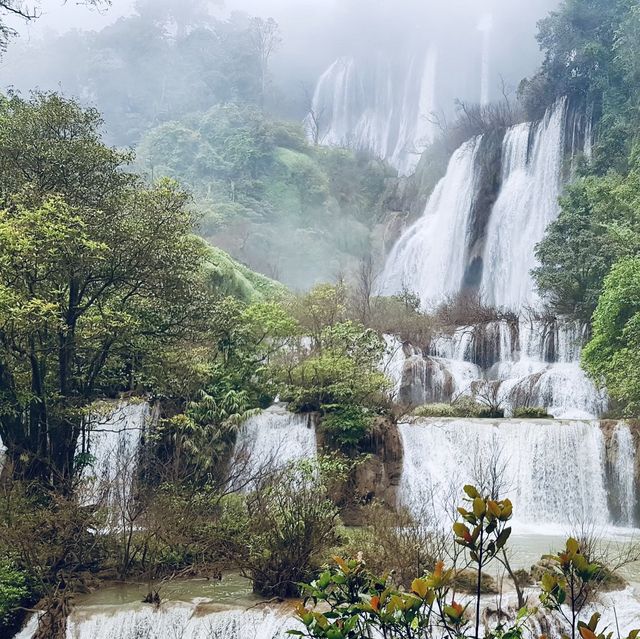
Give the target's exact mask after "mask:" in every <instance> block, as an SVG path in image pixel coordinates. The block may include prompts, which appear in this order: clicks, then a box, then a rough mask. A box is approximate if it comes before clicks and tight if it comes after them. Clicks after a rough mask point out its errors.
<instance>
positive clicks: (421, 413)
mask: <svg viewBox="0 0 640 639" xmlns="http://www.w3.org/2000/svg"><path fill="white" fill-rule="evenodd" d="M413 414H414V415H415V416H416V417H460V415H459V414H458V411H457V410H456V407H455V406H454V405H453V404H424V406H418V407H417V408H416V409H415V410H414V411H413Z"/></svg>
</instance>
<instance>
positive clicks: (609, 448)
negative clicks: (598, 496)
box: [600, 419, 640, 526]
mask: <svg viewBox="0 0 640 639" xmlns="http://www.w3.org/2000/svg"><path fill="white" fill-rule="evenodd" d="M621 424H624V425H626V426H627V427H628V429H629V431H630V433H631V438H632V440H631V442H630V443H631V446H632V449H633V450H632V451H631V452H632V454H633V458H634V459H635V464H633V465H632V467H628V466H627V465H626V464H624V463H623V460H622V459H621V457H622V456H625V455H626V456H627V457H628V456H629V452H630V451H628V450H624V445H625V442H624V440H623V438H621V435H620V426H621ZM600 428H601V430H602V433H603V435H604V442H605V472H606V477H607V484H608V486H609V491H608V502H609V504H608V505H609V512H610V513H611V516H612V518H613V520H614V521H619V522H620V523H622V524H623V525H628V524H634V525H635V526H638V525H640V420H637V419H633V420H625V421H624V422H621V421H619V420H612V419H604V420H601V421H600ZM624 472H627V473H632V474H633V488H634V489H635V490H634V493H635V494H634V497H635V500H634V501H635V503H633V504H631V513H629V512H628V510H629V505H627V506H626V507H625V505H624V503H623V501H624V500H628V499H629V495H622V494H621V490H620V488H619V486H620V484H621V483H622V484H624V483H626V482H624V479H625V478H624V477H621V476H620V475H621V473H624ZM621 480H622V481H621ZM625 518H626V519H631V520H632V521H630V522H629V521H624V520H625Z"/></svg>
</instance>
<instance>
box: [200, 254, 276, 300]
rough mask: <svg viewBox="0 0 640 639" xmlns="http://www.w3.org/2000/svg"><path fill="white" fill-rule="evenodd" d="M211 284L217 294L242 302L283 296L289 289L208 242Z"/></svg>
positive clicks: (206, 258) (205, 265) (207, 257)
mask: <svg viewBox="0 0 640 639" xmlns="http://www.w3.org/2000/svg"><path fill="white" fill-rule="evenodd" d="M204 268H205V272H206V276H207V280H208V283H209V284H210V285H211V286H212V287H213V289H214V290H215V291H216V293H217V294H219V295H221V296H225V297H229V296H230V297H236V298H238V299H239V300H241V301H243V302H248V303H250V302H262V301H265V300H269V299H282V298H284V297H286V295H287V289H286V288H285V287H284V286H283V285H282V284H279V283H278V282H275V281H274V280H271V279H269V278H268V277H265V276H264V275H260V274H259V273H255V272H254V271H252V270H251V269H249V268H248V267H246V266H245V265H244V264H240V262H237V261H236V260H234V259H233V258H232V257H231V256H230V255H228V254H227V253H225V252H224V251H222V250H221V249H219V248H216V247H215V246H211V245H208V244H207V245H206V256H205V264H204Z"/></svg>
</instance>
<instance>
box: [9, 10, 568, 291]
mask: <svg viewBox="0 0 640 639" xmlns="http://www.w3.org/2000/svg"><path fill="white" fill-rule="evenodd" d="M34 1H35V0H34ZM559 1H560V0H537V1H535V2H532V1H531V0H226V2H224V3H223V2H214V1H212V0H113V2H112V4H111V6H110V7H109V8H108V9H103V10H96V9H90V8H88V7H86V6H82V5H81V4H80V5H78V4H75V3H74V2H72V0H69V2H67V3H66V4H65V3H64V2H63V1H62V0H42V2H41V3H40V7H41V12H42V13H41V16H40V17H39V19H38V20H35V21H33V22H31V23H29V24H24V23H21V22H19V21H16V20H14V21H13V22H12V23H11V24H12V26H13V27H14V28H15V29H16V30H17V31H18V33H19V35H18V37H16V38H14V39H13V40H11V41H10V43H9V46H8V50H7V52H6V53H5V54H4V55H3V56H2V58H0V91H4V90H7V89H8V88H11V89H15V90H18V91H20V92H23V93H27V92H29V91H30V90H33V89H41V90H55V91H62V92H63V93H64V94H66V95H69V96H72V97H75V98H77V99H79V100H80V101H81V102H82V103H83V104H86V105H91V106H94V107H96V108H97V109H98V110H99V111H100V112H102V113H103V115H104V124H105V126H104V129H103V133H104V136H105V140H106V141H107V142H108V143H109V144H114V145H117V146H128V147H132V148H134V149H135V150H136V151H137V154H138V161H139V164H138V165H137V166H136V167H135V168H136V170H140V171H141V172H143V173H144V174H145V175H146V174H148V175H149V176H150V177H153V176H158V175H169V176H171V177H176V178H177V179H179V180H180V181H181V182H182V183H184V184H185V186H187V188H189V189H190V190H191V191H192V192H193V193H194V194H195V197H196V200H197V201H198V207H199V210H200V211H201V212H202V213H203V220H204V222H203V229H204V230H203V234H204V235H205V237H207V239H210V240H211V241H212V242H213V243H214V244H216V245H217V246H220V247H222V248H223V249H225V250H227V251H228V252H229V253H231V254H232V255H233V256H234V257H236V258H237V259H239V260H241V261H243V262H244V263H246V264H248V265H249V266H250V267H251V268H254V269H256V270H258V271H260V272H263V273H265V274H267V275H270V276H272V277H276V278H279V279H282V281H284V282H285V283H287V284H288V285H290V286H293V287H294V288H305V287H307V286H309V285H310V284H312V283H313V282H315V281H319V280H321V279H325V280H326V279H331V278H332V277H334V276H335V273H338V272H340V273H342V272H345V271H348V270H349V269H350V268H353V264H354V261H355V260H358V259H360V258H361V256H362V255H364V254H365V253H366V252H367V251H369V250H371V246H372V245H373V244H374V243H375V241H376V240H375V228H374V227H375V225H376V223H377V222H376V219H375V215H376V214H375V210H376V206H378V203H377V202H374V201H371V202H369V203H367V204H362V203H361V201H360V200H358V199H357V198H356V200H354V201H355V202H356V203H355V204H353V205H352V203H351V200H350V197H351V195H353V194H352V193H351V191H350V189H351V188H352V187H353V182H355V181H357V180H358V179H360V177H362V176H360V177H359V176H358V175H355V174H354V175H351V176H348V177H346V178H345V185H343V186H344V188H345V189H346V194H345V193H342V195H340V193H339V192H338V191H336V193H335V194H334V193H333V192H332V193H331V196H326V199H323V200H322V201H320V203H319V204H318V203H316V204H313V205H310V206H309V207H308V208H306V207H307V204H306V203H303V200H305V198H306V196H307V194H306V191H307V189H308V187H309V182H310V180H311V181H312V180H313V178H314V176H318V175H320V176H321V179H319V180H317V181H316V185H317V187H318V189H319V190H320V191H321V192H322V189H323V188H325V186H324V185H333V184H334V183H337V186H336V189H338V188H339V187H340V184H341V182H340V180H335V179H333V178H332V179H331V180H330V179H329V178H328V175H329V174H328V173H326V174H325V173H322V172H323V171H325V170H326V171H328V170H329V169H327V168H326V167H325V168H323V166H324V165H322V162H320V160H318V156H321V155H322V154H315V152H314V151H313V148H314V147H313V144H309V146H308V149H311V150H308V151H307V155H305V156H304V157H302V158H301V157H300V153H299V151H300V147H301V146H304V144H306V143H305V141H304V138H303V136H304V132H303V130H302V129H301V128H300V127H295V126H294V127H293V129H288V130H289V131H291V130H295V131H297V133H295V134H294V137H293V138H292V137H291V136H290V135H289V134H287V135H285V136H284V138H283V137H280V138H279V139H278V143H277V145H278V146H279V147H282V146H286V145H287V144H289V147H287V148H286V149H285V151H284V155H283V152H282V149H281V150H280V151H278V150H275V151H273V150H272V151H271V152H270V154H267V155H266V156H265V157H267V159H266V160H264V164H263V165H261V166H260V169H259V170H258V169H256V170H255V171H253V172H246V171H245V172H244V173H243V166H244V165H239V166H238V169H237V170H236V169H234V171H236V172H235V173H230V169H229V166H230V162H233V161H234V157H235V156H234V154H233V152H231V153H229V152H228V150H227V148H226V146H225V144H226V142H225V140H227V139H229V138H230V137H233V135H234V131H235V132H237V131H239V130H243V131H244V130H246V131H248V135H253V132H254V131H258V130H261V129H260V127H258V128H255V117H258V118H264V117H265V116H266V118H272V119H273V120H290V121H293V122H294V123H296V122H297V123H302V121H303V119H304V118H305V116H307V114H308V113H309V109H311V115H310V116H309V117H313V116H314V114H316V113H321V114H322V125H317V127H316V131H318V132H319V133H318V135H316V136H314V135H313V134H312V133H311V132H310V130H309V128H308V127H309V124H308V123H309V120H308V119H307V122H306V126H307V130H306V133H307V136H308V141H309V143H314V144H321V145H326V146H335V147H341V148H342V147H348V148H350V149H352V150H358V151H364V152H365V154H364V155H365V156H367V157H371V158H374V157H375V158H377V159H380V160H384V161H385V162H386V164H385V167H386V168H389V169H390V170H391V171H397V173H398V174H400V175H411V173H412V172H413V171H415V169H416V166H417V164H418V160H419V158H420V155H421V153H422V151H424V149H425V148H427V147H428V145H429V144H430V142H432V141H433V140H434V139H435V136H436V135H437V124H436V120H438V124H442V122H443V121H444V120H443V119H442V118H446V119H447V121H449V122H450V121H451V119H453V118H454V117H455V116H456V113H457V109H458V104H457V103H458V101H459V100H462V101H465V102H467V103H479V102H482V103H487V102H490V101H495V100H501V99H503V96H505V95H507V96H509V98H510V99H514V98H515V94H516V89H517V87H518V84H519V83H520V81H521V80H522V79H523V78H524V77H527V76H530V75H531V74H533V73H535V72H536V70H537V68H538V67H539V65H540V61H541V53H540V51H539V48H538V45H537V42H536V38H535V34H536V24H537V22H538V21H539V20H540V19H541V18H543V17H544V16H545V15H546V14H547V13H548V12H549V10H551V9H553V8H554V7H555V6H556V4H557V3H558V2H559ZM252 16H257V17H261V18H264V19H266V18H273V19H274V20H275V21H276V22H277V23H278V25H279V42H278V45H277V46H276V47H275V48H274V50H273V54H272V55H271V56H269V57H268V61H267V62H268V64H266V65H265V63H264V61H263V59H262V57H261V52H260V49H259V45H258V44H257V42H258V40H257V34H258V31H256V23H255V22H252V20H251V19H250V18H251V17H252ZM265 69H266V72H265ZM312 97H313V99H312ZM218 108H221V109H223V110H224V109H227V108H229V109H230V110H231V111H233V109H240V112H241V113H242V115H241V116H238V119H237V120H234V121H233V122H232V121H231V120H229V119H228V117H227V116H225V114H224V113H221V111H218V110H217V109H218ZM243 109H245V110H243ZM209 113H215V116H214V117H213V119H211V118H207V114H209ZM252 113H254V114H255V113H258V114H259V115H258V116H254V115H251V114H252ZM234 117H235V116H234ZM232 119H233V118H232ZM201 121H202V122H204V123H206V126H205V129H206V130H201V129H200V128H199V126H200V125H199V123H200V122H201ZM203 126H204V125H203ZM286 126H289V125H288V124H287V125H286ZM206 127H208V128H206ZM225 127H227V128H225ZM234 127H235V128H234ZM242 127H245V128H244V129H243V128H242ZM159 132H160V133H159ZM156 135H159V136H160V137H159V138H156V137H154V136H156ZM295 135H298V136H300V139H301V140H302V141H301V142H300V139H298V141H297V142H296V138H295ZM216 136H217V137H216ZM287 136H289V137H287ZM274 139H275V138H274ZM194 140H196V142H195V143H194V144H196V146H195V147H194V146H193V145H192V142H193V141H194ZM268 143H269V144H274V145H276V143H275V142H274V141H273V140H271V141H270V142H268ZM154 144H155V145H156V146H155V147H154V146H153V145H154ZM185 145H186V146H185ZM152 148H157V151H156V152H155V155H154V154H153V153H152V152H151V151H150V149H152ZM241 148H243V147H241ZM232 151H233V149H232ZM245 151H246V153H247V157H248V158H250V157H251V156H252V153H253V148H252V149H249V150H246V149H245ZM303 151H304V149H303ZM338 155H339V154H337V155H336V156H335V157H336V158H337V157H338ZM242 157H244V156H242ZM332 157H333V156H332ZM354 157H355V155H354ZM278 158H280V159H278ZM323 161H324V160H323ZM249 163H250V160H247V165H248V164H249ZM234 166H235V165H234ZM386 168H385V170H386ZM296 170H297V171H300V174H299V175H300V176H302V182H301V183H300V184H299V185H298V186H296V183H295V181H294V178H293V177H292V176H293V175H294V171H296ZM305 171H308V172H309V173H305ZM289 172H290V173H289ZM372 175H373V174H372ZM376 175H379V174H376ZM243 176H244V177H243ZM334 177H335V176H334ZM377 179H378V177H375V178H374V177H372V182H371V183H370V184H371V185H372V186H371V188H372V189H373V190H374V191H375V188H377V187H376V186H375V185H376V184H377V182H376V180H377ZM243 180H244V181H243ZM363 184H364V183H363ZM368 184H369V183H368ZM331 188H333V186H331ZM362 188H365V187H364V186H363V187H362ZM296 189H298V190H296ZM372 192H373V191H372ZM292 193H293V195H292ZM334 195H335V197H334ZM358 197H361V196H358ZM362 197H364V196H362ZM367 197H368V196H367ZM340 198H342V199H340ZM298 200H299V201H300V204H299V205H298ZM339 201H340V202H343V203H341V204H339V203H338V202H339ZM364 201H365V200H362V202H364ZM405 205H406V203H405V204H403V206H405ZM341 207H343V208H341ZM349 207H351V208H349ZM359 207H360V208H359Z"/></svg>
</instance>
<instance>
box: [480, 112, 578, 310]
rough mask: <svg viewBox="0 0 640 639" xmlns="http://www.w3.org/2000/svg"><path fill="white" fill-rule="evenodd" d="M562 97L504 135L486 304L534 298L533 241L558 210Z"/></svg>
mask: <svg viewBox="0 0 640 639" xmlns="http://www.w3.org/2000/svg"><path fill="white" fill-rule="evenodd" d="M565 118H566V100H560V101H559V102H558V103H557V104H556V106H555V107H554V108H553V109H551V110H549V111H548V112H547V114H546V115H545V117H544V119H543V120H542V121H541V122H539V123H536V124H519V125H518V126H515V127H512V128H511V129H509V130H508V131H507V133H506V135H505V139H504V142H503V150H502V188H501V189H500V194H499V196H498V199H497V200H496V203H495V205H494V207H493V211H492V213H491V218H490V221H489V226H488V229H487V238H486V246H485V254H484V270H483V277H482V286H481V294H482V298H483V301H484V302H485V303H486V304H488V305H489V306H496V307H502V308H508V309H511V310H516V311H517V310H519V309H524V308H525V307H527V306H535V305H536V304H537V303H538V299H537V296H536V294H535V287H534V284H533V281H532V279H531V270H532V269H533V268H534V266H535V265H536V260H535V245H536V244H537V243H538V242H539V241H540V240H541V239H542V237H543V235H544V231H545V229H546V228H547V226H548V225H549V223H550V222H552V221H553V220H554V219H555V218H556V217H557V216H558V212H559V205H558V197H559V195H560V186H561V175H562V164H563V160H564V123H565Z"/></svg>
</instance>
